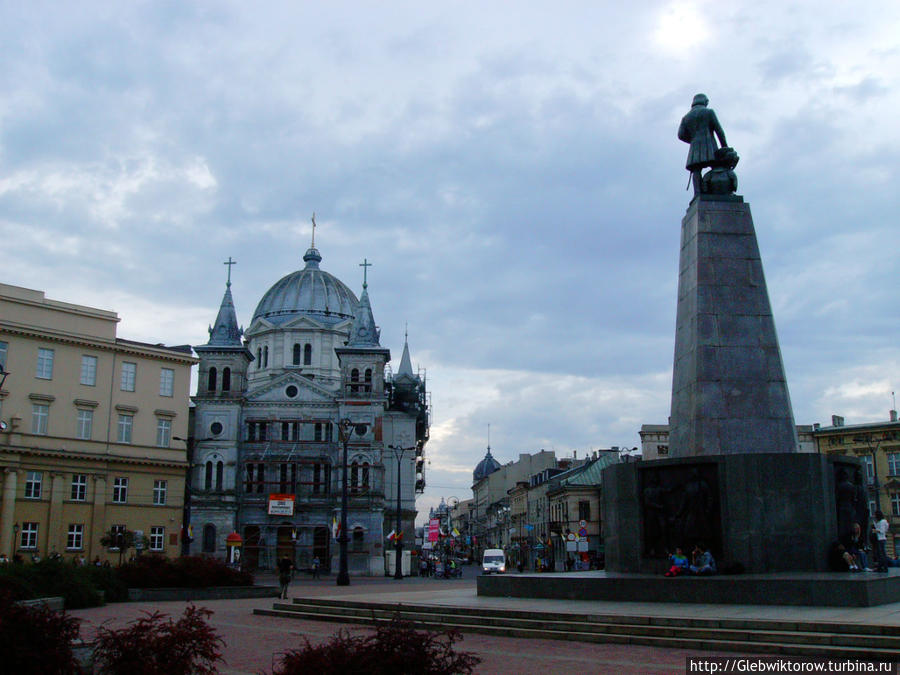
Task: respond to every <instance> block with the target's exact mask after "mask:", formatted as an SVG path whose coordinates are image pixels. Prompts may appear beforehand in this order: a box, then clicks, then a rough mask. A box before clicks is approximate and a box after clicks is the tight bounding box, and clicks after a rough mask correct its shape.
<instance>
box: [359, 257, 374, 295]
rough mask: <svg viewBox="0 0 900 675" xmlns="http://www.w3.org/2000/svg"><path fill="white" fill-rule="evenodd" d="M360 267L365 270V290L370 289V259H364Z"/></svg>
mask: <svg viewBox="0 0 900 675" xmlns="http://www.w3.org/2000/svg"><path fill="white" fill-rule="evenodd" d="M359 266H360V267H362V268H363V288H368V287H369V279H368V271H369V270H368V269H366V268H367V267H371V266H372V263H370V262H369V260H368V258H363V261H362V262H361V263H359Z"/></svg>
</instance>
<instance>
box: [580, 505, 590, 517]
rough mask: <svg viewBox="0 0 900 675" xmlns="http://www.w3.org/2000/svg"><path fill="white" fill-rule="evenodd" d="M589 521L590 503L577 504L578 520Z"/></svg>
mask: <svg viewBox="0 0 900 675" xmlns="http://www.w3.org/2000/svg"><path fill="white" fill-rule="evenodd" d="M590 519H591V503H590V502H578V520H590Z"/></svg>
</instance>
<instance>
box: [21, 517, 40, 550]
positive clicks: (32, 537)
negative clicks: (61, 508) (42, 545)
mask: <svg viewBox="0 0 900 675" xmlns="http://www.w3.org/2000/svg"><path fill="white" fill-rule="evenodd" d="M37 535H38V524H37V523H22V533H21V537H20V539H19V548H37Z"/></svg>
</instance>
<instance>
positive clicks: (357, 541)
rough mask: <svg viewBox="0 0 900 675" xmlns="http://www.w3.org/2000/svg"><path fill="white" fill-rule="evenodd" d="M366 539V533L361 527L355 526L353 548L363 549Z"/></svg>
mask: <svg viewBox="0 0 900 675" xmlns="http://www.w3.org/2000/svg"><path fill="white" fill-rule="evenodd" d="M364 540H365V533H364V532H363V529H362V528H361V527H354V528H353V550H354V551H362V549H363V543H364Z"/></svg>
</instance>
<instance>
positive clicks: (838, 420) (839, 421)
mask: <svg viewBox="0 0 900 675" xmlns="http://www.w3.org/2000/svg"><path fill="white" fill-rule="evenodd" d="M831 426H833V427H842V426H844V418H843V417H841V416H840V415H832V416H831Z"/></svg>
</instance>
